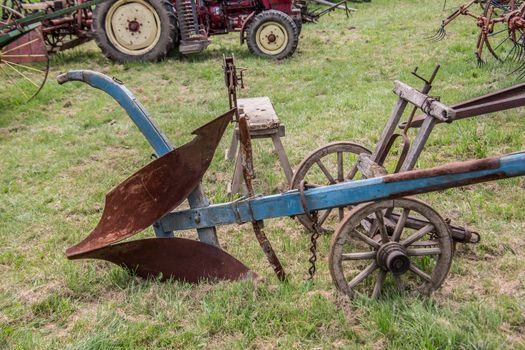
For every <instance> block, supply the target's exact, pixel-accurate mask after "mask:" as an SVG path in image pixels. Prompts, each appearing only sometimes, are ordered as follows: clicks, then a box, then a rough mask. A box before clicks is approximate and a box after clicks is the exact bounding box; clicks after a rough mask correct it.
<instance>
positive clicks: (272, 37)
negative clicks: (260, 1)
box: [246, 10, 299, 60]
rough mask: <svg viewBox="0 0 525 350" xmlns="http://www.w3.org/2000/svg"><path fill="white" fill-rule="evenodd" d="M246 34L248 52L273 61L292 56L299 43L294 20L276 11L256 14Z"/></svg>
mask: <svg viewBox="0 0 525 350" xmlns="http://www.w3.org/2000/svg"><path fill="white" fill-rule="evenodd" d="M246 32H247V43H248V49H249V50H250V52H251V53H253V54H256V55H258V56H261V57H266V58H271V59H274V60H282V59H285V58H287V57H290V56H291V55H293V53H294V52H295V49H296V48H297V44H298V42H299V33H298V31H297V26H296V25H295V23H294V20H293V19H292V18H291V17H290V16H288V15H287V14H286V13H284V12H281V11H276V10H268V11H263V12H261V13H259V14H257V15H256V16H255V17H254V18H253V20H252V21H251V22H250V23H249V25H248V28H247V29H246Z"/></svg>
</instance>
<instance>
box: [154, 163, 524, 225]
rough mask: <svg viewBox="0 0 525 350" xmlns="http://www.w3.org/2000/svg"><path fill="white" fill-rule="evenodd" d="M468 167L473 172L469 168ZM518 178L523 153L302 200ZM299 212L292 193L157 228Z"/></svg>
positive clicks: (388, 194) (337, 203) (177, 218)
mask: <svg viewBox="0 0 525 350" xmlns="http://www.w3.org/2000/svg"><path fill="white" fill-rule="evenodd" d="M487 164H489V165H490V166H486V165H487ZM469 166H470V169H473V170H469ZM520 175H525V153H516V154H511V155H507V156H503V157H501V158H487V159H484V160H478V161H469V162H463V163H450V164H446V165H444V166H441V167H438V168H432V169H424V170H413V171H409V172H405V173H400V174H394V175H387V176H383V177H378V178H373V179H366V180H359V181H351V182H345V183H340V184H336V185H330V186H323V187H317V188H313V189H309V190H307V191H306V192H305V198H306V202H307V205H308V208H309V209H310V210H320V209H326V208H335V207H341V206H347V205H355V204H359V203H364V202H369V201H375V200H382V199H388V198H396V197H403V196H406V195H411V194H417V193H424V192H432V191H437V190H441V189H447V188H452V187H459V186H464V185H467V184H473V183H479V182H485V181H489V180H495V179H502V178H509V177H515V176H520ZM300 214H304V210H303V207H302V205H301V201H300V195H299V192H298V191H296V190H293V191H289V192H285V193H282V194H278V195H272V196H265V197H260V198H253V199H246V200H241V201H237V202H230V203H225V204H217V205H211V206H209V207H206V208H200V209H189V210H181V211H176V212H173V213H171V214H168V215H167V216H165V217H164V218H163V219H162V220H161V224H162V226H163V227H164V229H168V230H174V231H177V230H187V229H195V228H197V229H199V228H204V227H208V226H219V225H227V224H233V223H239V224H240V223H245V222H251V221H258V220H264V219H270V218H275V217H281V216H294V215H300Z"/></svg>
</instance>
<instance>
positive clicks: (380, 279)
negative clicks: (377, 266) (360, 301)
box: [372, 269, 387, 299]
mask: <svg viewBox="0 0 525 350" xmlns="http://www.w3.org/2000/svg"><path fill="white" fill-rule="evenodd" d="M386 273H387V272H386V271H385V270H383V269H381V270H379V274H378V275H377V280H376V283H375V285H374V291H373V292H372V299H377V298H379V296H380V295H381V290H382V289H383V285H384V284H385V279H386Z"/></svg>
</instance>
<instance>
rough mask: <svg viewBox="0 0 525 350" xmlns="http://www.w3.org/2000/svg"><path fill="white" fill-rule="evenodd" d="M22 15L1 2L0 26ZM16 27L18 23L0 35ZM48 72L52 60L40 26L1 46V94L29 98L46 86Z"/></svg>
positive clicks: (0, 33)
mask: <svg viewBox="0 0 525 350" xmlns="http://www.w3.org/2000/svg"><path fill="white" fill-rule="evenodd" d="M22 17H23V14H22V13H20V12H18V11H16V10H14V9H12V8H10V7H7V6H5V5H0V26H3V25H7V24H9V23H11V22H12V21H14V20H16V19H19V18H22ZM13 30H17V27H16V26H11V27H7V28H6V29H3V30H1V31H0V36H2V35H7V33H9V32H12V31H13ZM48 72H49V60H48V57H47V51H46V47H45V44H44V38H43V36H42V33H41V31H40V29H39V27H36V28H35V29H33V30H31V31H29V32H28V33H26V34H24V35H22V36H20V37H18V38H17V39H16V40H14V41H12V42H10V43H9V44H8V45H5V46H2V47H0V82H1V84H0V95H2V96H6V95H9V93H8V92H7V91H14V94H13V93H12V92H11V93H10V95H14V96H16V97H20V98H21V99H23V100H26V101H27V100H30V99H31V98H33V97H34V96H36V95H37V94H38V93H39V92H40V90H42V88H43V87H44V84H45V82H46V80H47V75H48Z"/></svg>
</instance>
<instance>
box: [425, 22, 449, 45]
mask: <svg viewBox="0 0 525 350" xmlns="http://www.w3.org/2000/svg"><path fill="white" fill-rule="evenodd" d="M445 36H447V32H446V31H445V27H444V26H443V25H441V26H440V27H439V29H438V30H437V31H436V32H435V33H434V35H432V36H430V37H428V38H427V40H430V41H434V42H437V41H441V40H443V39H444V38H445Z"/></svg>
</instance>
